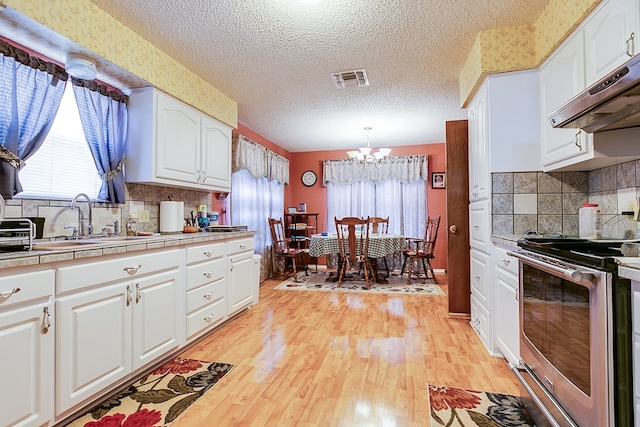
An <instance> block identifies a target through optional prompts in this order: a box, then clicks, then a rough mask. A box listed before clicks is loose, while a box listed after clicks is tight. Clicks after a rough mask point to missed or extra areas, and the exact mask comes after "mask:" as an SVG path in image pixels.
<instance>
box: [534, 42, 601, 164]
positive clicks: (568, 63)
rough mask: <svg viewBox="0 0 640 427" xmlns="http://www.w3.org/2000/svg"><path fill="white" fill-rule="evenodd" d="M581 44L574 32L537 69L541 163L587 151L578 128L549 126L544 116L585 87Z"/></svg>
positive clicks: (586, 140) (587, 141) (584, 137)
mask: <svg viewBox="0 0 640 427" xmlns="http://www.w3.org/2000/svg"><path fill="white" fill-rule="evenodd" d="M583 44H584V36H583V33H582V32H578V33H576V34H575V35H574V36H572V37H571V38H570V39H568V41H567V42H566V43H565V44H564V45H563V46H562V47H561V48H560V49H558V51H556V52H555V53H554V54H553V56H552V57H551V58H550V59H549V61H548V62H547V63H546V64H545V65H544V66H543V67H542V68H541V69H540V109H541V114H540V119H541V126H542V128H541V131H540V136H541V138H542V164H543V166H549V165H553V164H554V163H556V162H560V161H562V160H565V159H569V158H573V157H576V156H579V155H581V154H585V153H588V152H590V151H591V137H590V136H589V135H588V134H586V133H584V132H583V131H580V130H579V129H556V128H553V127H552V126H551V123H550V122H549V119H548V117H547V116H548V115H549V113H551V112H552V111H554V110H555V109H557V108H558V107H560V106H561V105H562V104H564V103H565V102H566V101H568V100H569V99H571V98H572V97H573V96H575V95H576V94H578V92H580V91H581V90H582V89H584V87H585V80H584V49H583Z"/></svg>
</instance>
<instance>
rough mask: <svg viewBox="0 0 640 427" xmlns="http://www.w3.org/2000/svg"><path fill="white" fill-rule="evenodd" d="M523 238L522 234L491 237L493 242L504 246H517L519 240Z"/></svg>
mask: <svg viewBox="0 0 640 427" xmlns="http://www.w3.org/2000/svg"><path fill="white" fill-rule="evenodd" d="M523 237H524V236H523V235H522V234H494V235H492V236H491V241H492V242H493V243H496V244H499V245H504V246H517V242H518V240H519V239H522V238H523Z"/></svg>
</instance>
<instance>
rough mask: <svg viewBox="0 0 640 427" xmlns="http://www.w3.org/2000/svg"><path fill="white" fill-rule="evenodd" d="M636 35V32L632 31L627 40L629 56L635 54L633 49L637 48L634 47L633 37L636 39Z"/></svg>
mask: <svg viewBox="0 0 640 427" xmlns="http://www.w3.org/2000/svg"><path fill="white" fill-rule="evenodd" d="M635 36H636V33H631V35H630V36H629V38H628V39H627V41H626V42H625V43H626V44H627V56H629V57H631V56H633V51H634V50H635V49H634V48H633V39H634V37H635Z"/></svg>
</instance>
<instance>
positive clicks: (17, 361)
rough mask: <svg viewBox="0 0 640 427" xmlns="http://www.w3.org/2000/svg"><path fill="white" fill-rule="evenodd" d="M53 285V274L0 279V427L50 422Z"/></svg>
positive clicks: (38, 272) (1, 277) (51, 409)
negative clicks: (0, 370) (0, 379)
mask: <svg viewBox="0 0 640 427" xmlns="http://www.w3.org/2000/svg"><path fill="white" fill-rule="evenodd" d="M3 273H4V272H3ZM54 280H55V276H54V272H53V270H46V271H35V272H33V271H32V272H26V273H15V274H9V275H4V274H1V275H0V366H2V367H3V369H2V383H3V386H2V387H0V402H1V403H0V408H1V409H0V425H2V426H7V427H9V426H11V427H17V426H20V427H27V426H33V427H35V426H42V425H47V424H48V423H49V421H50V420H52V419H53V399H52V396H53V383H54V364H53V360H54V359H53V357H54V356H53V355H54V335H55V333H54V328H53V326H54V325H53V314H54V313H53V294H54V284H55V282H54Z"/></svg>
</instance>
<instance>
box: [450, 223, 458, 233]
mask: <svg viewBox="0 0 640 427" xmlns="http://www.w3.org/2000/svg"><path fill="white" fill-rule="evenodd" d="M449 231H450V232H451V233H453V234H456V232H457V231H458V227H456V226H455V225H452V226H451V227H449Z"/></svg>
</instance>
